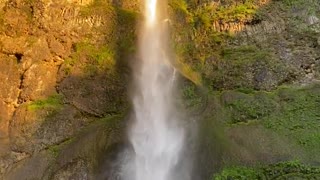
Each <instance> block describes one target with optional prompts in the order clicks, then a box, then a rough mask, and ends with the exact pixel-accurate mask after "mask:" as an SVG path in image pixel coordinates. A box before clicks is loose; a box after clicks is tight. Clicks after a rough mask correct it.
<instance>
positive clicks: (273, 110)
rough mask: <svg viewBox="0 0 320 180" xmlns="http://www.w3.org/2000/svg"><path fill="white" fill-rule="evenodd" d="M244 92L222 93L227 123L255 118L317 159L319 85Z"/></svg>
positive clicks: (319, 123) (319, 117) (254, 119)
mask: <svg viewBox="0 0 320 180" xmlns="http://www.w3.org/2000/svg"><path fill="white" fill-rule="evenodd" d="M248 92H249V93H248ZM245 93H246V94H245ZM245 93H243V92H236V91H228V92H224V93H222V95H221V97H220V98H221V99H222V101H223V105H224V109H225V110H226V112H225V114H226V115H228V116H229V117H228V120H227V123H229V124H237V123H241V122H248V121H258V122H260V123H261V124H263V125H264V127H266V128H267V129H270V130H272V131H273V132H276V133H278V135H279V136H280V137H281V136H283V137H290V139H291V140H292V141H293V143H294V144H296V145H297V146H300V147H301V148H302V149H304V150H305V151H306V152H307V154H308V155H310V156H311V155H312V156H313V157H317V158H320V154H319V152H318V149H319V148H320V132H319V127H320V111H319V107H320V85H313V86H307V87H303V88H296V87H282V88H279V89H278V90H275V91H272V92H261V91H248V90H246V92H245Z"/></svg>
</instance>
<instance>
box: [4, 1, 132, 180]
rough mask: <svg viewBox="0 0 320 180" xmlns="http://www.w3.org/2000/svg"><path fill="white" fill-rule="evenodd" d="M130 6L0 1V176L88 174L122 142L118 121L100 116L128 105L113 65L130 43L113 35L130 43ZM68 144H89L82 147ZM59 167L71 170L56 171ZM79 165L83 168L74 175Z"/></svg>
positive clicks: (123, 80)
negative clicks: (111, 121) (124, 42)
mask: <svg viewBox="0 0 320 180" xmlns="http://www.w3.org/2000/svg"><path fill="white" fill-rule="evenodd" d="M136 4H137V3H136V2H134V1H130V2H129V1H123V2H121V4H119V5H118V4H117V3H116V2H109V1H101V2H100V4H99V3H97V2H94V1H84V0H81V1H73V0H72V1H70V0H68V1H62V0H61V1H49V0H48V1H47V0H32V1H27V0H26V1H23V0H10V1H0V8H1V10H0V24H1V28H0V81H1V90H0V144H1V146H0V179H3V178H4V179H21V178H23V179H32V178H36V179H42V178H45V179H57V178H58V179H61V178H60V177H66V178H71V177H73V178H75V177H79V178H83V177H88V176H89V174H90V176H93V172H94V169H93V167H96V166H97V164H98V162H99V161H100V160H99V157H98V156H100V155H103V153H104V152H105V151H107V150H108V151H110V148H109V147H111V146H112V145H113V144H117V143H119V142H120V141H121V140H123V138H122V139H119V138H114V137H121V135H119V134H117V133H120V131H121V129H122V128H120V127H119V125H120V124H121V122H118V123H117V125H110V122H108V121H105V120H104V119H108V117H109V116H114V115H118V114H122V113H123V112H124V111H125V109H126V107H127V106H126V102H127V99H126V81H127V79H126V78H125V77H126V76H127V75H126V74H127V73H128V72H125V71H127V70H126V67H125V66H123V65H121V66H120V65H119V63H120V61H125V60H126V58H124V57H126V56H131V54H132V52H128V51H126V50H124V51H122V54H121V56H119V55H118V54H117V51H118V49H119V51H120V50H121V48H127V46H129V45H130V44H128V45H126V46H124V47H120V46H122V44H121V43H119V42H117V39H121V38H119V37H124V38H126V37H128V36H129V37H128V38H130V39H128V40H127V41H128V42H127V43H129V42H130V43H131V41H132V42H133V41H134V29H135V20H134V18H135V12H134V11H133V8H135V7H136ZM127 21H131V23H125V24H124V25H120V23H121V22H122V23H123V22H127ZM120 26H122V30H121V27H120ZM117 27H118V28H117ZM128 27H130V28H128ZM131 39H133V40H131ZM127 64H128V63H127ZM118 66H119V67H118ZM120 118H122V116H121V117H119V118H118V119H120ZM102 122H103V123H102ZM97 123H100V127H99V126H96V125H94V124H97ZM101 123H102V125H101ZM91 126H93V127H92V128H93V130H91V131H90V132H87V133H84V134H83V135H79V133H80V134H81V132H82V131H84V130H85V128H86V127H91ZM101 127H105V128H101ZM110 127H112V128H111V129H110ZM107 130H108V131H107ZM121 134H124V133H121ZM100 136H102V137H100ZM87 138H93V140H92V141H91V140H90V141H87V140H85V139H87ZM101 138H102V139H101ZM103 138H105V139H103ZM110 138H111V139H110ZM96 139H100V141H97V142H96ZM69 141H70V142H69ZM71 141H72V142H73V141H74V143H78V144H80V145H82V144H83V143H86V144H87V146H88V148H89V149H86V150H84V149H83V150H81V152H80V149H81V147H79V145H76V147H73V145H72V144H73V143H71ZM84 141H86V142H84ZM91 143H93V144H91ZM91 147H95V149H94V150H92V149H90V148H91ZM63 148H65V149H68V148H69V149H70V150H68V152H64V151H63V150H62V149H63ZM78 148H80V149H79V154H78V155H75V154H74V156H72V157H71V156H70V157H69V159H68V160H66V159H63V158H62V159H61V160H57V158H58V157H59V155H60V150H61V151H63V152H62V153H61V154H63V155H61V156H66V155H65V154H71V153H70V152H74V151H75V149H78ZM65 151H67V150H65ZM69 151H70V152H69ZM88 156H96V158H89V159H90V160H88ZM81 158H82V159H81ZM77 159H79V161H77V162H75V161H76V160H77ZM80 159H81V160H80ZM62 160H63V163H62V164H59V163H60V162H59V161H62ZM73 163H74V164H75V166H73V165H72V164H73ZM78 163H80V164H78ZM69 164H70V165H69ZM34 166H37V167H39V169H37V168H36V169H34ZM52 166H56V168H55V169H54V170H53V169H50V168H51V167H52ZM62 167H70V168H69V169H70V172H67V173H71V172H73V171H75V172H74V173H75V174H72V173H71V175H66V174H65V173H62V174H61V173H60V172H61V169H60V168H62ZM77 168H85V169H86V170H87V171H85V170H84V172H83V173H84V174H82V175H79V174H77V173H78V172H77V171H76V169H77ZM30 169H31V170H30ZM49 169H50V173H49ZM26 172H28V173H26ZM45 172H46V173H45ZM54 174H57V175H54ZM45 175H47V176H45ZM48 175H50V176H48Z"/></svg>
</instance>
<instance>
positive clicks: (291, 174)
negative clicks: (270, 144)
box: [213, 161, 320, 180]
mask: <svg viewBox="0 0 320 180" xmlns="http://www.w3.org/2000/svg"><path fill="white" fill-rule="evenodd" d="M319 175H320V168H319V167H311V166H307V165H303V164H301V163H300V162H297V161H290V162H282V163H278V164H273V165H265V166H261V167H257V168H248V167H230V168H226V169H223V171H222V172H221V173H219V174H217V175H215V177H214V178H213V179H214V180H247V179H257V180H259V179H261V180H263V179H266V180H269V179H270V180H271V179H291V178H302V179H317V178H318V177H319Z"/></svg>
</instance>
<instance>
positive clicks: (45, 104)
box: [28, 94, 63, 110]
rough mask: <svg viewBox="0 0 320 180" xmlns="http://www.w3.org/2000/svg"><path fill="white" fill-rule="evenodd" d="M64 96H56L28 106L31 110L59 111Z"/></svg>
mask: <svg viewBox="0 0 320 180" xmlns="http://www.w3.org/2000/svg"><path fill="white" fill-rule="evenodd" d="M62 100H63V96H61V95H59V94H55V95H52V96H49V97H48V98H47V99H42V100H37V101H33V102H31V103H30V104H29V105H28V109H29V110H40V109H52V110H58V109H60V108H61V107H62Z"/></svg>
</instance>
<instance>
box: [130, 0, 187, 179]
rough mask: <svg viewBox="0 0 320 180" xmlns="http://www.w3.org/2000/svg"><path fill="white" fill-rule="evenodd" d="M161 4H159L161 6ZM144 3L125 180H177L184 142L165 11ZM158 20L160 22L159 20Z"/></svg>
mask: <svg viewBox="0 0 320 180" xmlns="http://www.w3.org/2000/svg"><path fill="white" fill-rule="evenodd" d="M163 2H164V1H163V0H162V1H161V3H163ZM162 7H165V6H160V5H159V2H157V0H145V11H144V12H145V22H144V26H143V27H142V29H141V31H142V32H141V36H140V42H139V48H140V59H141V62H140V63H141V64H140V65H139V70H135V71H136V72H135V76H134V77H135V84H136V86H137V91H136V93H135V94H134V96H133V98H132V101H133V105H134V116H135V117H134V122H133V125H132V127H131V129H130V131H129V140H130V142H131V144H132V146H133V149H134V157H132V159H131V162H129V164H130V168H131V173H129V174H128V175H126V177H125V178H124V179H125V180H177V177H176V176H175V177H174V171H175V170H174V169H175V168H176V166H177V164H178V162H179V158H180V157H179V155H180V152H181V149H182V146H183V142H184V130H183V128H181V127H179V125H178V124H179V121H178V119H179V118H178V115H177V113H176V111H177V110H176V108H175V105H174V104H175V103H174V102H173V100H172V99H173V89H174V84H175V83H174V81H175V74H176V72H175V70H174V68H172V67H171V66H170V63H169V59H168V50H167V47H168V45H167V43H166V38H167V28H166V26H167V22H166V21H165V20H163V19H165V18H164V17H165V13H164V12H165V10H164V9H162ZM161 19H162V20H161Z"/></svg>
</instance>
